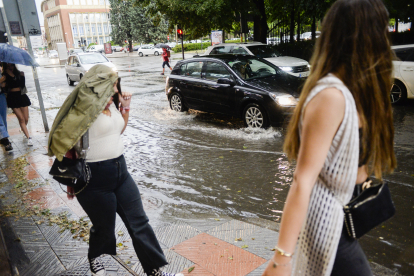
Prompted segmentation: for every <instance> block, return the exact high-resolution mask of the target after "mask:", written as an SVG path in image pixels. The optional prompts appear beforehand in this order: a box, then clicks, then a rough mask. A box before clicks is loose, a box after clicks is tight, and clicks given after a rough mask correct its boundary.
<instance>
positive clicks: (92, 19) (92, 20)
mask: <svg viewBox="0 0 414 276" xmlns="http://www.w3.org/2000/svg"><path fill="white" fill-rule="evenodd" d="M89 19H90V22H95V14H93V13H91V14H89Z"/></svg>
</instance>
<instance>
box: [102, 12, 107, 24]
mask: <svg viewBox="0 0 414 276" xmlns="http://www.w3.org/2000/svg"><path fill="white" fill-rule="evenodd" d="M102 21H103V22H107V21H108V16H107V15H106V13H103V14H102Z"/></svg>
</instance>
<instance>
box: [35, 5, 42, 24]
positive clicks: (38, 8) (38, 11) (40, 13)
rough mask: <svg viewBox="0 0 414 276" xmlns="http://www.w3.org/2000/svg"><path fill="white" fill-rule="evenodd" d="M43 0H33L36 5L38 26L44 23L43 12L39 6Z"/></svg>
mask: <svg viewBox="0 0 414 276" xmlns="http://www.w3.org/2000/svg"><path fill="white" fill-rule="evenodd" d="M42 1H43V0H35V2H36V7H37V14H38V16H39V22H40V26H43V25H44V21H43V13H42V10H41V8H40V4H41V3H42Z"/></svg>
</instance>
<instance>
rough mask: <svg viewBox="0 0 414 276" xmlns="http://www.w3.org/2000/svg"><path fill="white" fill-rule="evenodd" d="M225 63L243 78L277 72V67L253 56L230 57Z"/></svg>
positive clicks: (267, 75)
mask: <svg viewBox="0 0 414 276" xmlns="http://www.w3.org/2000/svg"><path fill="white" fill-rule="evenodd" d="M226 63H227V64H228V65H229V66H230V67H231V68H232V69H233V70H234V72H236V74H237V75H238V76H239V77H241V78H242V79H244V80H249V79H255V78H262V77H269V76H273V75H276V74H277V71H278V69H277V67H276V66H273V65H270V64H267V63H265V62H263V61H261V60H258V59H255V58H251V59H249V58H244V59H232V60H227V61H226Z"/></svg>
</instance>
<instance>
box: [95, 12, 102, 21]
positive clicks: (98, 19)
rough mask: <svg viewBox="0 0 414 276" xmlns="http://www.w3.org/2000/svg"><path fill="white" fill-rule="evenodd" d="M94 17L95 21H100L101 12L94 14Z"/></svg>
mask: <svg viewBox="0 0 414 276" xmlns="http://www.w3.org/2000/svg"><path fill="white" fill-rule="evenodd" d="M95 19H96V22H101V14H100V13H97V14H95Z"/></svg>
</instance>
